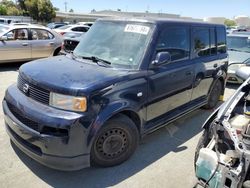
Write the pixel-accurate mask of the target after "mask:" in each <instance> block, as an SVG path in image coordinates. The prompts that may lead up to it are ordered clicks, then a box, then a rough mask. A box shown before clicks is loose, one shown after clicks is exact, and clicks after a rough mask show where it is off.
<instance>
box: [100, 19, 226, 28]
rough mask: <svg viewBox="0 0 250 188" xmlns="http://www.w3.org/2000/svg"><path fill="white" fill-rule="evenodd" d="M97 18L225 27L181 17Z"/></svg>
mask: <svg viewBox="0 0 250 188" xmlns="http://www.w3.org/2000/svg"><path fill="white" fill-rule="evenodd" d="M98 20H102V21H126V22H142V23H152V24H163V23H185V24H190V25H197V24H199V25H204V26H211V25H212V26H222V27H225V25H224V24H215V23H208V22H202V21H196V20H187V19H181V18H178V19H177V18H153V17H144V18H140V17H139V18H136V17H134V18H126V17H109V18H99V19H98Z"/></svg>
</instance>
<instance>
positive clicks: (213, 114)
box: [202, 106, 221, 129]
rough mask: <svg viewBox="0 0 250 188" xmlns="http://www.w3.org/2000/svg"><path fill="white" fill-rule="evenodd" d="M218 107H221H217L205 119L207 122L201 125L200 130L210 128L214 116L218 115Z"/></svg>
mask: <svg viewBox="0 0 250 188" xmlns="http://www.w3.org/2000/svg"><path fill="white" fill-rule="evenodd" d="M220 107H221V106H219V107H218V108H217V109H216V110H215V111H214V112H213V113H212V114H211V115H210V116H209V117H208V118H207V120H206V121H205V123H204V124H203V125H202V129H207V128H208V127H209V126H210V124H211V123H212V122H213V120H214V119H215V118H216V116H217V114H218V112H219V110H220Z"/></svg>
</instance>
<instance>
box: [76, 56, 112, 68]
mask: <svg viewBox="0 0 250 188" xmlns="http://www.w3.org/2000/svg"><path fill="white" fill-rule="evenodd" d="M81 58H82V59H88V60H91V61H93V62H94V63H96V64H98V65H100V66H103V64H104V65H109V66H110V65H111V62H109V61H107V60H105V59H101V58H99V57H96V56H89V57H88V56H81ZM100 62H101V63H103V64H100Z"/></svg>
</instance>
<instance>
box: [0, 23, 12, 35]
mask: <svg viewBox="0 0 250 188" xmlns="http://www.w3.org/2000/svg"><path fill="white" fill-rule="evenodd" d="M9 28H10V27H9V26H8V25H1V24H0V33H1V32H4V31H5V30H8V29H9Z"/></svg>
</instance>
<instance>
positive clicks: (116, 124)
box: [90, 115, 139, 167]
mask: <svg viewBox="0 0 250 188" xmlns="http://www.w3.org/2000/svg"><path fill="white" fill-rule="evenodd" d="M138 142H139V133H138V130H137V127H136V125H135V124H134V122H133V121H132V120H131V119H130V118H128V117H127V116H125V115H117V116H115V117H114V118H112V119H110V120H108V121H107V122H106V123H105V125H104V126H103V128H102V129H101V130H100V131H99V133H98V135H97V136H96V138H95V141H94V143H93V145H92V148H91V154H90V157H91V164H92V165H94V166H102V167H110V166H115V165H118V164H121V163H123V162H124V161H126V160H127V159H128V158H129V157H130V156H131V155H132V154H133V153H134V151H135V149H136V147H137V145H138Z"/></svg>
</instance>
